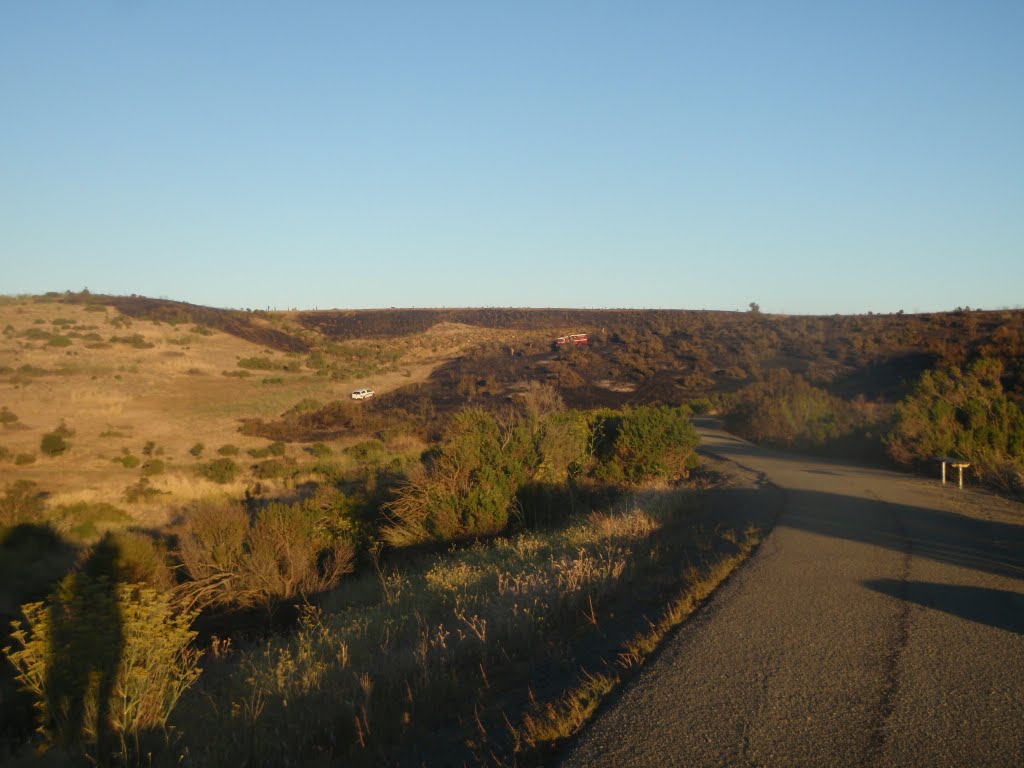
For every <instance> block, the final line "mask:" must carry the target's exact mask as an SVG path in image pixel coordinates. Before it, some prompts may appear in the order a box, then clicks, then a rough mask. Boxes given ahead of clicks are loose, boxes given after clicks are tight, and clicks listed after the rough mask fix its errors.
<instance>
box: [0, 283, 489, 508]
mask: <svg viewBox="0 0 1024 768" xmlns="http://www.w3.org/2000/svg"><path fill="white" fill-rule="evenodd" d="M267 324H268V325H271V324H273V325H276V326H279V327H285V328H288V327H290V321H289V319H288V317H287V315H281V316H275V317H274V319H273V321H272V322H271V321H267ZM0 329H3V334H2V336H0V407H4V408H6V409H7V411H8V412H10V413H11V414H13V415H14V416H16V417H17V419H16V420H15V421H12V422H10V423H5V424H4V426H3V428H0V450H3V454H2V455H5V456H6V457H7V458H6V460H0V478H2V480H3V481H5V482H10V481H13V480H16V479H23V480H29V481H32V482H35V483H36V484H37V485H38V487H39V488H40V489H41V491H42V492H44V493H46V494H48V503H49V504H50V505H51V506H59V505H62V504H73V503H79V502H97V501H103V502H107V503H113V504H118V505H123V506H125V508H126V509H127V510H128V511H129V512H130V515H131V518H132V519H133V520H134V521H135V522H138V523H141V524H145V525H154V526H157V525H161V524H164V523H166V522H168V521H169V520H170V519H171V518H172V517H173V514H174V512H175V510H176V508H177V507H178V506H180V505H181V504H182V503H183V502H188V501H191V500H195V499H199V498H204V497H207V496H214V497H233V498H238V497H240V496H241V495H242V494H243V493H244V491H245V488H246V486H247V484H251V482H252V478H249V477H246V476H244V474H243V476H241V477H240V478H239V479H237V480H234V481H232V482H231V483H227V484H218V483H214V482H211V481H209V480H206V479H204V478H202V477H200V476H197V475H196V474H195V472H194V471H193V467H194V465H196V464H198V463H200V462H202V461H208V460H209V459H210V458H211V457H213V458H216V457H217V455H218V454H217V450H218V449H219V448H221V447H223V446H236V447H237V448H238V449H239V455H240V456H241V457H242V459H245V458H247V457H246V452H247V451H250V450H252V451H258V450H260V449H261V448H265V446H266V445H267V441H266V440H263V439H261V438H257V437H248V436H245V435H243V434H240V433H239V430H238V427H239V421H238V420H239V419H240V418H247V417H248V418H252V417H261V418H276V417H277V416H278V415H280V414H281V413H282V412H284V411H287V410H288V409H289V408H291V407H292V406H294V405H295V404H296V403H299V402H302V401H309V400H314V401H316V402H318V403H326V402H329V401H331V400H345V399H347V398H348V394H349V393H350V392H351V391H352V390H353V389H354V388H356V387H360V386H370V387H372V388H374V389H375V390H376V391H377V392H378V394H385V393H387V392H389V391H391V390H394V389H397V388H399V387H402V386H405V385H408V384H410V383H415V382H418V381H423V380H425V379H426V378H427V377H428V376H429V375H430V373H431V372H432V371H433V370H434V369H435V368H436V367H437V366H438V365H439V364H441V363H443V362H445V361H447V360H449V359H451V358H452V357H453V356H456V355H458V354H460V353H462V352H464V351H465V350H466V349H467V348H468V347H470V346H472V345H475V344H479V343H481V341H482V340H484V341H485V340H486V339H487V336H488V334H487V332H484V331H481V330H480V329H476V328H469V327H467V326H460V325H457V324H452V323H448V324H443V325H441V326H437V327H433V328H430V329H429V330H427V331H426V332H423V333H419V334H416V335H414V336H411V337H404V338H402V339H399V340H395V341H393V342H390V343H387V344H384V343H382V342H379V341H372V340H351V341H347V342H345V343H344V344H337V343H334V342H329V341H327V340H323V339H317V338H315V336H314V334H312V333H311V332H305V334H306V336H307V337H311V338H312V340H313V342H314V344H316V345H317V349H316V351H315V355H316V356H315V358H314V357H312V356H311V355H303V354H297V353H282V352H278V351H275V350H273V349H266V348H263V347H261V346H259V345H256V344H253V343H251V342H248V341H245V340H243V339H241V338H238V337H236V336H233V335H229V334H227V333H223V332H218V331H213V330H211V329H209V328H207V327H204V326H200V325H196V324H192V323H180V324H174V325H172V324H169V323H167V322H158V321H151V320H140V319H132V318H130V317H128V316H126V315H122V314H121V313H120V312H118V311H117V310H116V309H113V308H112V307H105V306H102V305H100V306H97V305H82V304H66V303H63V302H58V301H44V300H38V299H28V298H26V299H20V300H12V299H7V300H5V301H4V302H2V303H0ZM313 365H321V366H322V367H321V368H320V369H319V370H318V369H317V368H314V367H312V366H313ZM254 366H255V367H254ZM326 366H329V374H330V375H323V367H326ZM62 424H63V425H65V427H66V428H67V430H68V431H70V432H73V434H72V435H70V436H69V437H68V438H67V440H66V442H67V443H68V444H69V445H70V448H68V449H67V450H66V451H64V452H63V453H61V454H60V455H56V456H50V455H47V454H46V453H44V452H43V451H42V450H41V447H40V446H41V441H42V439H43V436H44V435H45V434H47V433H49V432H51V431H53V430H55V429H57V428H59V427H60V426H61V425H62ZM344 443H345V441H344V440H341V441H339V442H338V443H337V444H335V445H333V446H331V447H332V448H335V449H337V448H341V447H344ZM197 444H202V446H203V449H202V451H201V452H199V451H197V453H198V455H195V454H194V453H191V452H190V451H193V449H194V448H195V446H196V445H197ZM305 447H306V446H303V445H300V444H297V445H289V446H288V447H287V450H286V455H287V456H289V457H292V458H294V459H296V460H297V461H300V462H301V461H304V460H308V459H309V458H310V457H309V456H308V455H307V454H306V453H305V452H304V448H305ZM19 456H20V457H22V458H21V460H20V462H16V461H15V459H16V458H17V457H19ZM125 456H134V457H136V458H138V459H139V464H138V465H137V466H126V465H125V464H124V463H122V462H121V461H120V460H121V459H123V457H125ZM151 459H159V461H160V462H161V463H162V465H163V471H162V472H160V473H158V474H151V475H149V476H148V478H147V479H148V481H149V486H150V487H151V488H152V489H154V490H155V491H158V492H159V493H160V495H152V494H151V495H150V497H149V498H148V499H143V500H139V501H136V502H134V503H131V504H129V503H127V502H126V500H125V489H126V488H127V487H128V486H131V485H133V484H135V483H137V482H138V481H139V479H141V477H143V476H144V475H143V472H144V470H143V469H142V468H141V465H142V464H144V463H145V462H146V461H147V460H151ZM132 463H133V462H131V461H129V462H127V464H129V465H130V464H132ZM300 481H301V479H300ZM264 485H269V486H271V487H273V486H274V482H273V481H270V482H265V483H264ZM273 491H274V492H279V493H284V494H287V492H288V488H284V487H281V488H273Z"/></svg>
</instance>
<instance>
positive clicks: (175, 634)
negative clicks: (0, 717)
mask: <svg viewBox="0 0 1024 768" xmlns="http://www.w3.org/2000/svg"><path fill="white" fill-rule="evenodd" d="M22 612H23V614H24V621H20V622H15V623H14V627H15V628H14V631H13V632H12V633H11V637H12V639H13V640H14V643H15V645H14V646H12V647H9V648H5V649H4V653H5V655H6V656H7V658H8V659H9V661H10V662H11V663H12V664H13V665H14V667H15V669H16V670H17V678H18V680H19V681H20V682H21V683H22V685H23V686H24V687H25V689H26V690H28V691H29V692H30V693H31V694H32V695H33V696H34V697H35V699H36V710H37V713H38V716H39V727H40V731H41V732H42V733H43V734H45V736H46V737H47V739H48V740H49V741H50V742H51V743H52V744H54V745H59V746H61V747H63V748H65V749H67V750H70V751H71V752H72V753H73V754H74V753H79V754H84V755H87V756H88V761H89V762H106V761H107V760H108V759H109V756H110V755H111V754H118V753H119V757H118V759H117V762H134V761H135V760H139V761H141V760H142V759H143V758H144V743H140V739H142V738H144V737H145V736H146V735H147V733H152V732H158V731H162V730H163V729H164V728H165V726H166V723H167V719H168V717H169V716H170V714H171V712H172V710H173V709H174V706H175V704H177V702H178V699H179V698H180V697H181V694H182V693H184V691H185V690H186V689H187V688H188V687H189V686H190V685H191V684H192V683H193V682H195V680H196V679H197V678H198V677H199V672H200V670H199V666H198V664H199V658H200V656H201V652H200V651H197V650H195V649H193V648H192V647H191V643H192V640H193V638H194V637H195V635H196V633H195V632H193V631H191V630H190V629H189V626H190V624H191V623H192V621H193V619H194V618H195V615H196V612H195V611H190V610H182V609H181V607H180V606H176V605H174V604H173V603H172V600H171V597H170V596H169V595H168V594H161V593H159V592H157V591H156V590H153V589H151V588H149V587H144V586H140V585H130V584H118V583H116V581H114V580H112V579H111V577H110V575H109V574H107V573H100V574H98V575H93V574H90V573H88V571H87V570H86V569H83V570H82V571H77V572H74V573H72V574H71V575H69V576H68V577H67V578H65V579H64V580H63V581H62V582H61V584H60V586H59V588H58V589H57V592H56V593H55V594H54V596H53V597H52V598H51V600H50V602H49V604H46V603H42V602H37V603H28V604H26V605H24V606H22Z"/></svg>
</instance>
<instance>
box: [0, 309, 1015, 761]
mask: <svg viewBox="0 0 1024 768" xmlns="http://www.w3.org/2000/svg"><path fill="white" fill-rule="evenodd" d="M1022 320H1024V315H1022V313H1020V312H992V313H978V312H969V311H959V312H954V313H948V314H945V315H929V316H907V315H891V316H859V317H846V318H841V317H824V318H790V317H776V316H768V315H764V314H762V313H760V312H753V311H752V312H742V313H711V312H661V311H652V312H632V311H606V312H596V311H572V310H409V311H395V312H283V313H271V312H261V311H229V310H216V309H210V308H204V307H195V306H192V305H186V304H180V303H177V302H169V301H155V300H150V299H144V298H141V297H106V296H96V295H92V294H88V293H85V292H83V293H80V294H52V295H47V296H43V297H19V298H11V299H6V300H4V301H3V302H0V327H2V328H3V329H4V330H3V333H2V336H0V472H2V475H0V478H2V480H0V584H2V585H3V586H2V588H0V621H2V623H3V628H4V633H3V635H2V637H0V647H3V648H4V655H5V656H6V659H7V660H6V661H4V662H3V668H4V671H3V673H2V674H0V710H2V711H0V722H2V723H3V725H2V730H0V756H2V757H3V758H5V759H6V758H12V759H26V760H27V759H29V758H31V757H32V756H37V755H39V754H44V756H45V759H46V760H48V761H50V762H53V763H55V764H64V763H67V764H76V763H81V762H83V761H84V762H92V763H105V764H107V763H109V764H132V765H134V764H139V763H147V764H171V763H174V764H181V763H187V764H191V765H217V764H243V763H244V764H252V765H278V764H288V763H303V764H305V763H309V762H324V763H346V764H355V765H378V764H408V765H420V764H437V763H450V764H462V763H465V764H479V763H485V764H536V763H541V762H544V761H545V760H546V758H547V756H548V755H550V754H551V749H552V747H553V746H555V745H557V744H558V743H559V742H560V741H561V740H564V739H565V738H567V737H568V736H570V735H572V734H573V733H574V732H575V731H576V730H577V729H578V728H579V727H580V725H581V724H582V723H583V722H584V721H585V720H586V719H587V718H588V717H589V716H590V715H591V713H592V712H593V711H594V709H595V708H596V706H597V705H598V704H599V703H600V701H601V700H602V698H603V697H604V696H606V695H607V693H608V692H609V691H611V690H613V689H614V687H615V686H616V685H617V684H618V683H619V682H620V681H621V680H623V679H625V677H626V676H628V675H629V674H630V672H631V670H633V669H634V668H636V667H637V666H638V665H640V664H642V663H643V660H644V659H645V658H646V657H647V656H648V655H649V654H650V653H651V651H652V650H653V649H654V648H655V647H656V646H657V644H658V643H659V642H660V640H661V638H662V637H663V636H664V635H665V633H666V632H668V631H669V630H670V629H671V627H672V626H675V625H676V624H678V623H679V622H681V621H683V620H684V619H685V617H686V616H687V615H689V614H690V613H691V612H692V611H693V610H694V609H695V607H696V606H697V605H699V603H700V601H701V600H703V599H704V598H705V597H706V596H707V595H708V594H709V593H710V591H711V590H712V589H713V588H714V586H715V585H716V584H718V583H719V582H721V580H722V579H724V578H726V576H727V575H728V573H729V572H730V571H731V570H732V569H733V568H734V567H735V566H736V564H738V563H739V562H741V561H742V559H743V558H745V557H746V556H747V555H748V554H749V553H750V551H751V549H752V548H753V547H754V546H755V545H756V543H757V541H758V540H759V535H760V533H759V531H758V530H757V529H756V527H754V525H753V524H752V523H753V521H751V520H749V519H743V518H740V517H736V516H729V515H726V514H724V513H723V511H722V509H721V508H720V507H719V506H717V505H716V504H714V503H712V501H713V499H714V498H715V497H714V494H715V493H716V489H715V481H714V480H713V478H714V477H715V475H714V473H707V472H705V471H703V470H702V468H701V466H700V462H699V461H698V456H697V453H696V448H697V435H696V432H695V431H694V429H693V427H692V426H691V424H690V415H691V409H690V408H689V407H688V406H687V404H688V403H689V404H692V405H693V409H695V410H700V411H701V412H709V411H711V412H717V413H719V414H721V415H722V416H723V417H724V418H725V419H726V420H727V421H728V423H729V424H730V426H731V428H733V429H734V430H736V431H737V432H739V433H740V434H744V435H746V436H748V437H750V438H752V439H756V440H759V441H763V442H768V443H774V444H777V445H780V446H784V447H793V448H797V449H800V450H807V451H815V452H829V451H831V452H839V453H846V454H851V453H852V454H856V455H859V456H862V457H868V458H874V459H876V460H888V461H899V462H903V463H906V464H910V465H913V464H915V463H919V462H923V461H926V460H928V459H929V458H930V457H931V456H932V455H935V454H942V455H950V454H956V455H959V456H963V457H965V458H967V459H968V460H970V461H971V462H972V472H974V473H975V474H974V477H975V479H981V480H982V481H984V482H988V483H991V484H993V485H994V486H996V487H999V488H1002V489H1004V490H1007V491H1011V492H1021V490H1022V483H1021V468H1022V459H1024V456H1022V450H1024V449H1022V445H1021V442H1020V441H1021V435H1022V434H1024V428H1022V427H1024V417H1022V411H1021V398H1022V395H1024V378H1022V377H1024V367H1022V363H1021V360H1022V359H1024V343H1022V341H1021V330H1022V328H1024V322H1022ZM582 331H586V332H587V333H589V344H588V345H586V346H580V347H575V346H574V347H572V348H565V347H560V348H554V347H553V345H552V340H553V339H554V338H555V337H557V336H563V335H565V334H567V333H570V332H582ZM55 339H57V341H54V340H55ZM250 371H263V372H267V371H270V372H273V377H274V378H273V380H272V381H273V383H274V386H272V387H271V386H266V385H265V384H264V381H265V380H264V379H263V378H262V377H261V376H240V375H236V374H247V373H249V372H250ZM222 372H225V373H227V374H232V375H221V373H222ZM366 386H372V387H373V388H374V390H375V391H376V393H377V397H375V398H373V399H372V400H368V401H359V402H355V401H352V400H351V399H350V398H349V397H348V394H349V393H350V392H351V391H352V390H353V389H356V388H361V387H366ZM712 510H714V512H712ZM761 522H763V521H761Z"/></svg>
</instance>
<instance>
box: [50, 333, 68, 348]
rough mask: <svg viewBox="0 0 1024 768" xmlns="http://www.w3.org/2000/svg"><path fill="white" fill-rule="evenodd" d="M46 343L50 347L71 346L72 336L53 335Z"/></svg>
mask: <svg viewBox="0 0 1024 768" xmlns="http://www.w3.org/2000/svg"><path fill="white" fill-rule="evenodd" d="M46 345H47V346H49V347H70V346H71V338H70V337H68V336H61V335H59V334H57V335H55V336H51V337H50V339H49V341H47V342H46Z"/></svg>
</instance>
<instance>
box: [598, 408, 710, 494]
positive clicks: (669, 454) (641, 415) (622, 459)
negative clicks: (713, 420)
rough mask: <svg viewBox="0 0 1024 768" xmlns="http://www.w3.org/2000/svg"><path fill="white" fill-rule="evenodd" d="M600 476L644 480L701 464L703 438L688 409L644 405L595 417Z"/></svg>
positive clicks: (625, 480) (665, 476) (676, 473)
mask: <svg viewBox="0 0 1024 768" xmlns="http://www.w3.org/2000/svg"><path fill="white" fill-rule="evenodd" d="M594 429H595V444H596V447H597V454H598V457H599V458H600V459H601V464H600V467H599V472H598V474H599V476H601V477H602V478H604V479H606V480H610V481H624V482H627V483H640V482H642V481H644V480H648V479H652V478H669V477H672V476H675V475H678V474H685V473H686V471H687V470H689V469H693V468H694V467H696V466H697V463H698V459H697V445H698V443H699V442H700V438H699V437H698V435H697V432H696V430H694V428H693V425H692V424H690V412H689V409H687V408H683V407H680V408H670V407H668V406H664V405H657V406H655V405H644V406H640V407H638V408H635V409H632V410H625V411H621V412H615V411H604V412H600V413H598V414H597V415H596V417H595V424H594Z"/></svg>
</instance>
